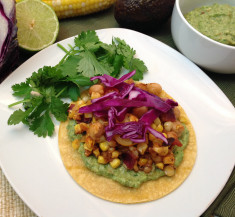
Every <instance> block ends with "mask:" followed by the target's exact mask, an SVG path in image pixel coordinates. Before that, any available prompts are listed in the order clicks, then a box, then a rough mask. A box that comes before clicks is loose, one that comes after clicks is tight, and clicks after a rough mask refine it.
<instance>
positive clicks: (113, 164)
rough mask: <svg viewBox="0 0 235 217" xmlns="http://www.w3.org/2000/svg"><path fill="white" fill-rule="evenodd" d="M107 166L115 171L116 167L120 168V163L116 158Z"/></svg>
mask: <svg viewBox="0 0 235 217" xmlns="http://www.w3.org/2000/svg"><path fill="white" fill-rule="evenodd" d="M109 164H110V166H111V167H112V168H114V169H116V168H117V167H119V166H120V164H121V161H120V159H118V158H116V159H113V160H112V161H111V162H110V163H109Z"/></svg>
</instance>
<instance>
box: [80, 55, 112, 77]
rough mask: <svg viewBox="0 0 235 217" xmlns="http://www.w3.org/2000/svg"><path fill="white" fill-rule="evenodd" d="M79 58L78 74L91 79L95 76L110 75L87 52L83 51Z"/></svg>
mask: <svg viewBox="0 0 235 217" xmlns="http://www.w3.org/2000/svg"><path fill="white" fill-rule="evenodd" d="M79 57H80V58H81V59H80V61H79V64H78V67H77V70H78V72H80V73H82V74H83V75H84V76H86V77H92V76H95V75H103V74H110V72H109V71H107V69H106V68H105V67H104V66H103V65H102V64H101V63H100V62H98V61H97V59H96V57H95V56H94V54H92V53H91V52H89V51H85V52H83V53H81V54H80V55H79Z"/></svg>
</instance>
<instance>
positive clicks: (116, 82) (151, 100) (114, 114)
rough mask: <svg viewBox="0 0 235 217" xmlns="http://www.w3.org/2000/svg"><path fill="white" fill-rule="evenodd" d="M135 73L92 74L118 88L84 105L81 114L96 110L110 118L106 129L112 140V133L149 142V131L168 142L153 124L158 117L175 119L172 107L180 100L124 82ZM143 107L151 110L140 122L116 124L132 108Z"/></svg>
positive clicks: (95, 111)
mask: <svg viewBox="0 0 235 217" xmlns="http://www.w3.org/2000/svg"><path fill="white" fill-rule="evenodd" d="M134 74H135V71H133V72H130V73H128V74H126V75H124V76H122V77H121V78H120V79H116V78H113V77H111V76H109V75H103V76H96V77H92V78H91V80H95V79H99V80H100V81H101V82H102V83H103V84H104V85H105V86H106V87H114V88H116V89H117V90H118V91H114V92H110V93H108V94H106V95H104V96H103V97H100V98H98V99H93V100H92V104H91V105H88V106H84V107H81V108H80V109H79V113H90V112H93V113H94V115H96V116H97V117H108V126H107V127H106V128H105V132H106V139H107V140H108V141H110V140H112V138H113V136H115V135H120V136H121V138H123V139H130V140H131V141H133V142H135V143H141V142H145V141H146V136H145V135H146V133H147V132H149V133H151V134H153V135H154V136H155V137H156V138H159V139H161V140H163V141H164V143H165V144H168V140H167V139H166V137H165V136H164V135H163V134H162V133H159V132H158V131H156V130H154V129H153V128H151V124H152V123H153V121H154V120H155V119H156V118H157V117H159V116H161V117H163V118H165V119H170V120H173V119H175V117H174V113H173V110H172V108H174V107H175V106H177V105H178V103H177V102H175V101H173V100H171V99H167V100H166V101H164V100H163V99H161V98H160V97H158V96H155V95H153V94H151V93H148V92H146V91H144V90H141V89H140V88H138V87H135V86H134V83H132V84H128V83H125V82H124V81H125V80H126V79H129V78H130V77H132V76H133V75H134ZM142 106H147V107H149V108H151V109H150V110H149V111H148V112H146V113H145V114H144V115H143V116H142V117H141V118H140V119H139V121H138V122H126V123H116V122H117V121H119V122H122V121H123V120H124V118H125V115H126V113H127V112H128V110H129V109H132V108H135V107H142Z"/></svg>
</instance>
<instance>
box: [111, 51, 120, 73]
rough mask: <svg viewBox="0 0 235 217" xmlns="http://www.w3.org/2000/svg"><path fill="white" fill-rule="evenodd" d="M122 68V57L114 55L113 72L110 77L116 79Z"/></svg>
mask: <svg viewBox="0 0 235 217" xmlns="http://www.w3.org/2000/svg"><path fill="white" fill-rule="evenodd" d="M122 66H123V56H122V55H116V56H115V59H114V61H113V67H114V71H113V72H112V74H111V75H112V76H113V77H118V75H119V73H120V71H121V68H122Z"/></svg>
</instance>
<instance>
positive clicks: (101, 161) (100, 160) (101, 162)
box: [98, 155, 108, 164]
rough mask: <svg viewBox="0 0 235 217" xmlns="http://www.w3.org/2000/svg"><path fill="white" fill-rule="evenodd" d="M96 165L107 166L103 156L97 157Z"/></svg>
mask: <svg viewBox="0 0 235 217" xmlns="http://www.w3.org/2000/svg"><path fill="white" fill-rule="evenodd" d="M98 163H99V164H107V163H108V162H107V161H106V160H105V159H104V157H103V156H101V155H100V156H99V157H98Z"/></svg>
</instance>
